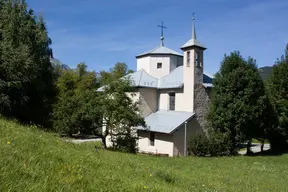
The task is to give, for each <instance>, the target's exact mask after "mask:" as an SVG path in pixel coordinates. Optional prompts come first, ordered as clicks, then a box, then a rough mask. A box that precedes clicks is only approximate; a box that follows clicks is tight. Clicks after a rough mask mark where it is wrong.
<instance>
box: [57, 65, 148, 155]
mask: <svg viewBox="0 0 288 192" xmlns="http://www.w3.org/2000/svg"><path fill="white" fill-rule="evenodd" d="M118 67H119V65H118V64H116V65H115V68H113V70H111V71H113V73H116V74H118V72H117V69H118ZM98 82H99V81H98V80H97V77H96V73H94V72H89V71H87V66H86V65H85V63H81V64H79V65H78V66H77V69H76V70H66V71H64V72H63V73H62V75H61V76H60V77H59V79H58V82H57V87H58V90H59V95H58V101H57V103H56V104H55V107H54V113H53V117H54V127H55V129H56V130H57V132H59V133H65V134H68V135H72V134H73V133H77V132H80V133H85V134H94V135H97V136H99V137H101V138H102V141H103V145H104V147H105V148H106V147H107V146H106V137H107V136H112V142H113V143H114V145H113V148H114V149H117V150H120V149H121V150H122V151H123V150H124V151H129V152H135V151H136V148H135V147H136V138H134V137H133V136H132V135H133V131H132V130H131V127H135V126H138V125H143V124H144V119H143V118H142V117H141V116H140V115H139V113H138V111H139V109H138V103H137V102H133V101H132V99H131V98H130V97H129V96H128V95H127V92H133V88H132V87H131V85H130V80H129V79H120V80H117V81H112V82H111V83H110V84H109V85H107V86H106V87H105V88H104V91H103V92H97V88H98V86H99V84H98ZM103 120H104V121H103ZM103 126H105V127H106V131H105V132H102V127H103ZM123 139H124V140H125V141H130V142H131V143H127V144H124V142H123ZM123 144H124V145H123ZM132 146H135V147H134V149H132Z"/></svg>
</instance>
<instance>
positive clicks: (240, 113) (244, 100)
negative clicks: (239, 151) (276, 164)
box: [207, 52, 277, 154]
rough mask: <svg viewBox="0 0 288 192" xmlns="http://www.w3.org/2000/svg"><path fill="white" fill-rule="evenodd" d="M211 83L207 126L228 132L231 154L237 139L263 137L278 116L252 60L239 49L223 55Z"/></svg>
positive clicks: (272, 128) (241, 140)
mask: <svg viewBox="0 0 288 192" xmlns="http://www.w3.org/2000/svg"><path fill="white" fill-rule="evenodd" d="M213 85H214V87H213V90H212V102H211V105H210V108H209V112H208V115H207V121H208V126H209V127H210V128H212V130H215V131H219V132H222V133H227V134H228V135H229V136H230V139H231V142H232V146H234V147H232V148H231V151H230V153H231V154H233V153H234V151H235V148H236V144H237V143H240V142H244V141H246V140H251V139H252V138H266V137H267V135H268V132H271V130H274V129H275V127H276V126H277V118H276V116H275V113H274V112H273V107H272V105H271V103H270V100H269V98H268V96H267V94H266V92H265V87H264V84H263V82H262V80H261V77H260V75H259V72H258V69H257V66H256V62H255V60H253V59H252V58H249V59H248V60H245V59H244V58H243V57H242V56H241V55H240V53H239V52H233V53H231V55H229V56H226V55H225V58H224V60H223V62H222V64H221V68H220V71H219V72H218V73H217V74H216V75H215V79H214V82H213ZM269 130H270V131H269Z"/></svg>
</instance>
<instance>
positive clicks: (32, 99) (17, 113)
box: [0, 0, 55, 125]
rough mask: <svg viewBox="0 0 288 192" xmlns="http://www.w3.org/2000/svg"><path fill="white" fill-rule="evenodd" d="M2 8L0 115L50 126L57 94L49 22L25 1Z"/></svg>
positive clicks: (17, 0)
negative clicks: (48, 29)
mask: <svg viewBox="0 0 288 192" xmlns="http://www.w3.org/2000/svg"><path fill="white" fill-rule="evenodd" d="M0 5H1V6H0V71H1V73H0V92H1V94H0V103H1V105H0V112H1V114H2V115H5V116H7V117H14V118H17V119H19V120H21V121H23V122H31V121H32V122H34V123H37V124H42V125H47V122H48V121H49V114H50V112H51V106H52V102H53V98H54V96H55V90H54V89H53V75H52V72H53V69H52V66H51V63H50V60H49V57H50V48H49V46H50V43H51V40H50V39H49V37H48V34H47V30H46V27H45V22H44V20H43V18H37V17H36V16H35V15H34V13H33V10H32V9H29V10H28V8H27V4H26V2H25V1H24V0H8V1H4V0H0Z"/></svg>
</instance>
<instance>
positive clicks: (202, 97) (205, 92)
mask: <svg viewBox="0 0 288 192" xmlns="http://www.w3.org/2000/svg"><path fill="white" fill-rule="evenodd" d="M210 93H211V88H205V87H204V86H203V66H202V67H195V84H194V112H195V115H196V118H197V121H198V123H199V124H200V126H201V127H202V128H204V125H205V116H206V113H207V111H208V108H209V104H210V97H211V94H210ZM204 131H205V130H204Z"/></svg>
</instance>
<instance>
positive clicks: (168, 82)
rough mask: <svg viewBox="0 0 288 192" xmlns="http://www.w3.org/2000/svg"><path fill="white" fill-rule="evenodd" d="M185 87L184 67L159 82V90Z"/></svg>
mask: <svg viewBox="0 0 288 192" xmlns="http://www.w3.org/2000/svg"><path fill="white" fill-rule="evenodd" d="M182 86H183V66H179V67H177V68H176V69H174V70H173V71H171V73H169V74H168V75H166V76H164V77H162V78H160V79H159V81H158V88H159V89H168V88H180V87H182Z"/></svg>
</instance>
